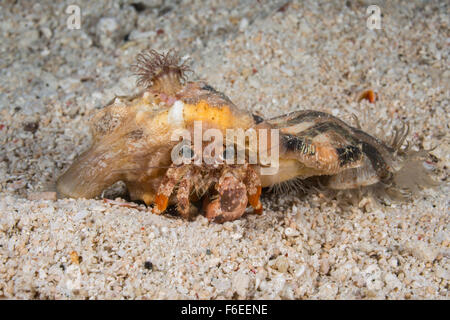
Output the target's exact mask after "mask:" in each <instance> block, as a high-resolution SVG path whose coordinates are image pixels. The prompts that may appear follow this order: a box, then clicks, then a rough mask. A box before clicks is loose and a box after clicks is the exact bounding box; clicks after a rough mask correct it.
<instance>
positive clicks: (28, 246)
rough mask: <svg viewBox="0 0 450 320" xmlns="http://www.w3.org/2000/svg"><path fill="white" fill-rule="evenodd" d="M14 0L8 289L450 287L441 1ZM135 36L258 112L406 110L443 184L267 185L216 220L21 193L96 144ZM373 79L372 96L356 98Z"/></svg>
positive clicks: (4, 163)
mask: <svg viewBox="0 0 450 320" xmlns="http://www.w3.org/2000/svg"><path fill="white" fill-rule="evenodd" d="M15 2H16V1H3V2H2V4H1V5H0V39H1V40H0V143H1V145H0V297H1V298H18V299H103V298H111V299H121V298H126V299H184V298H187V299H223V298H225V299H231V298H238V299H448V298H449V292H448V289H449V278H450V270H449V258H450V235H449V221H450V220H449V197H448V192H449V185H448V182H447V180H446V179H447V175H448V169H447V168H448V166H449V135H448V133H449V115H448V112H449V108H450V107H449V98H450V97H449V91H450V90H449V83H450V81H449V78H450V70H449V45H450V43H449V41H450V39H449V36H450V32H449V25H448V23H449V10H450V7H449V3H448V2H446V1H442V2H440V1H430V2H428V1H423V2H421V1H417V2H413V1H398V2H397V1H396V2H395V3H396V4H395V5H393V4H392V3H393V2H391V1H386V2H380V1H335V2H329V1H305V2H303V1H300V2H297V1H292V2H286V1H272V2H265V1H259V2H256V1H208V2H201V1H144V0H142V1H135V2H134V3H133V1H120V2H117V3H113V2H112V1H86V2H81V1H69V2H60V1H40V2H39V4H37V3H36V4H34V3H33V2H31V1H18V2H17V3H16V4H15ZM69 4H78V5H79V6H80V8H81V13H82V18H81V29H80V30H70V29H68V28H67V25H66V20H67V18H68V14H66V13H65V8H66V7H67V6H68V5H69ZM369 4H378V5H379V7H380V9H381V13H382V21H381V27H382V29H381V30H369V29H368V28H367V26H366V19H367V15H366V9H367V7H368V5H369ZM146 48H153V49H157V50H168V49H170V48H175V49H177V50H178V51H179V52H180V53H181V54H182V55H187V56H189V57H191V58H192V60H193V62H192V64H191V66H192V68H193V69H194V70H195V72H196V73H195V75H194V78H195V77H197V78H203V79H207V80H208V82H209V83H210V84H211V85H212V86H213V87H215V88H216V89H218V90H220V91H223V92H225V93H226V94H227V95H228V96H229V97H230V98H231V99H232V101H233V102H234V103H235V104H237V105H238V106H240V107H241V108H247V109H248V110H251V111H253V112H259V114H261V115H263V116H265V117H269V116H275V115H279V114H283V113H287V112H289V111H294V110H301V109H316V110H322V111H327V112H331V113H332V114H334V115H336V116H338V117H341V118H343V119H345V120H348V121H350V116H351V114H352V113H355V114H356V115H359V116H360V117H362V115H363V114H365V113H366V114H367V115H368V116H367V117H366V124H369V125H370V124H376V125H377V126H378V129H379V133H382V134H384V135H387V136H389V134H390V132H391V131H389V129H387V128H386V127H384V126H383V125H382V123H383V121H385V120H388V119H392V120H393V121H394V123H397V122H398V121H399V120H407V121H409V123H410V124H411V134H410V135H409V138H408V141H409V142H410V143H411V144H412V145H413V148H418V147H424V148H431V147H433V146H437V148H436V149H435V150H434V151H433V152H432V154H433V155H434V156H435V160H437V162H436V163H434V167H435V169H434V178H435V180H438V181H441V184H440V186H439V187H437V188H434V189H426V190H424V191H423V192H422V193H420V194H418V195H416V196H415V197H414V198H413V199H412V200H411V201H407V202H404V203H397V204H390V205H389V204H381V205H377V204H376V203H375V202H373V201H372V200H371V199H370V198H366V197H362V198H361V199H358V201H356V202H355V203H354V205H350V206H349V205H342V203H341V202H340V201H337V200H335V199H329V198H328V197H327V196H325V195H324V194H322V193H320V192H319V193H317V192H311V193H309V194H306V195H304V194H301V193H299V192H291V193H284V194H272V193H268V194H265V195H264V196H263V204H264V207H265V212H264V214H263V215H262V216H255V215H252V214H249V215H245V216H244V217H243V218H242V219H240V220H238V221H234V222H232V223H225V224H223V225H219V224H214V223H212V224H210V223H208V221H207V220H206V218H204V217H202V216H199V217H198V218H197V219H195V220H194V221H192V222H188V221H184V220H182V219H180V218H178V217H176V216H174V215H170V214H164V215H162V216H156V215H152V214H150V213H148V212H147V211H146V209H145V207H144V206H143V205H142V206H141V207H140V208H139V209H136V208H126V207H120V206H116V205H110V204H106V203H104V201H102V200H101V199H98V200H93V199H90V200H73V199H62V200H57V201H52V200H42V199H41V200H29V199H30V198H32V197H36V196H38V197H39V195H40V194H36V192H39V191H45V190H47V189H48V188H49V186H51V184H52V183H53V182H54V181H55V179H56V178H57V177H58V176H59V175H60V174H61V173H62V172H63V171H64V170H65V169H66V168H68V166H69V165H70V164H71V163H72V161H73V159H74V158H75V157H76V155H78V154H80V153H81V152H82V151H84V150H85V149H86V148H87V147H88V146H89V144H90V141H91V136H90V134H89V128H88V125H87V120H88V119H89V116H90V115H91V114H92V112H94V111H95V110H96V109H98V108H100V107H102V106H103V105H105V104H106V103H107V102H109V101H110V100H111V99H112V98H113V97H114V95H130V94H133V93H136V92H138V90H139V89H138V88H136V87H135V80H136V78H135V77H134V76H133V75H132V74H131V72H130V70H129V69H130V68H129V67H130V64H132V63H133V61H134V58H135V56H136V54H137V53H138V52H140V51H141V50H142V49H146ZM368 88H372V89H373V90H374V91H376V92H377V93H378V101H376V103H375V104H370V103H369V102H367V101H362V102H358V101H357V100H358V99H357V97H358V92H360V91H361V90H364V89H368Z"/></svg>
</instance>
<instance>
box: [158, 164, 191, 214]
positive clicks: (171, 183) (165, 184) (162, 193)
mask: <svg viewBox="0 0 450 320" xmlns="http://www.w3.org/2000/svg"><path fill="white" fill-rule="evenodd" d="M187 169H188V167H187V166H180V167H170V168H169V169H167V172H166V175H165V176H164V178H163V180H162V181H161V184H160V185H159V188H158V193H157V194H156V197H155V204H156V206H155V208H154V209H153V213H155V214H161V213H162V212H164V210H166V209H167V205H168V204H169V198H170V196H171V195H172V191H173V189H174V188H175V186H176V185H177V183H178V181H180V179H181V178H183V176H184V175H185V174H186V171H187Z"/></svg>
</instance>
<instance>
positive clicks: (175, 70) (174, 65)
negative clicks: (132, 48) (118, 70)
mask: <svg viewBox="0 0 450 320" xmlns="http://www.w3.org/2000/svg"><path fill="white" fill-rule="evenodd" d="M180 60H181V59H180V57H179V55H178V53H177V52H176V51H175V50H173V49H171V50H169V51H168V52H167V53H165V54H164V53H159V52H157V51H156V50H146V51H143V52H141V53H139V54H138V55H137V57H136V63H135V64H133V65H132V71H133V72H134V73H135V74H136V75H137V76H138V80H137V82H136V84H137V85H138V86H142V87H144V88H145V89H149V90H151V91H155V92H159V93H161V92H162V93H166V94H169V95H170V94H175V93H176V92H177V91H179V90H180V89H181V87H182V84H183V83H184V82H185V81H186V79H187V77H186V73H187V72H191V69H190V68H189V66H188V65H187V63H188V61H184V62H183V63H181V61H180Z"/></svg>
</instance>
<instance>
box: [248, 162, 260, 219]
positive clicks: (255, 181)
mask: <svg viewBox="0 0 450 320" xmlns="http://www.w3.org/2000/svg"><path fill="white" fill-rule="evenodd" d="M244 183H245V186H246V188H247V194H248V202H249V203H250V205H251V206H252V207H253V209H254V210H253V212H254V213H257V214H262V212H263V208H262V204H261V201H260V199H259V198H260V196H261V190H262V188H261V180H260V179H259V175H258V174H257V173H256V171H255V170H254V169H253V168H252V167H251V166H248V168H247V172H246V176H245V179H244Z"/></svg>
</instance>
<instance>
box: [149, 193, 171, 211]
mask: <svg viewBox="0 0 450 320" xmlns="http://www.w3.org/2000/svg"><path fill="white" fill-rule="evenodd" d="M168 203H169V197H167V196H165V195H163V194H157V195H156V198H155V204H156V208H155V210H154V211H153V212H154V213H156V214H161V213H162V212H164V211H165V210H166V209H167V204H168Z"/></svg>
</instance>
